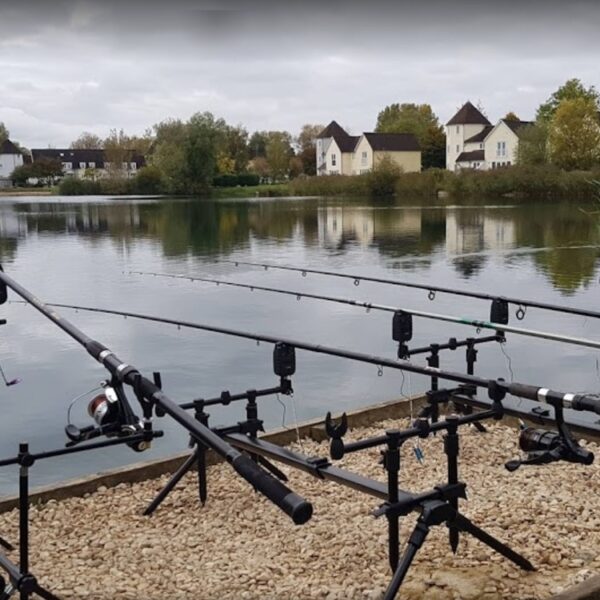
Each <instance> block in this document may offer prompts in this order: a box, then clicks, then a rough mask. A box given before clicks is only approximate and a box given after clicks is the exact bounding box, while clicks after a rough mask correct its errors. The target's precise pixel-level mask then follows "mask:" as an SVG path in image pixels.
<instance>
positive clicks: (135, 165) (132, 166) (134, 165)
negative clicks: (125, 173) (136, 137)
mask: <svg viewBox="0 0 600 600" xmlns="http://www.w3.org/2000/svg"><path fill="white" fill-rule="evenodd" d="M136 169H137V164H136V163H134V162H132V163H131V170H132V171H135V170H136Z"/></svg>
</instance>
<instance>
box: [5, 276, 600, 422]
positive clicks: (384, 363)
mask: <svg viewBox="0 0 600 600" xmlns="http://www.w3.org/2000/svg"><path fill="white" fill-rule="evenodd" d="M0 277H1V274H0ZM37 302H39V301H37ZM48 306H53V307H58V308H67V309H72V310H79V311H85V312H92V313H99V314H106V315H116V316H120V317H127V318H132V319H139V320H142V321H151V322H155V323H163V324H167V325H175V326H177V327H183V328H188V329H198V330H201V331H209V332H212V333H219V334H223V335H228V336H232V337H238V338H244V339H248V340H253V341H256V342H266V343H270V344H278V343H283V344H287V345H288V346H292V347H294V348H298V349H299V350H305V351H307V352H314V353H317V354H325V355H328V356H337V357H339V358H345V359H348V360H353V361H356V362H362V363H368V364H372V365H375V366H377V367H379V368H383V367H386V368H390V369H395V370H399V371H406V372H408V373H415V374H417V375H425V376H428V377H437V378H439V379H445V380H448V381H455V382H458V383H462V384H467V385H471V386H475V387H478V388H484V389H487V390H488V392H489V393H491V392H492V391H494V393H497V391H498V390H500V391H501V392H503V393H504V394H506V393H508V394H510V395H512V396H517V397H519V398H525V399H527V400H533V401H534V402H539V403H542V404H549V405H551V406H553V407H560V408H570V409H572V410H575V411H589V412H594V413H596V414H599V415H600V397H597V396H594V395H590V394H576V393H565V392H559V391H555V390H551V389H549V388H545V387H540V386H535V385H528V384H523V383H515V382H510V383H509V382H507V381H504V380H503V379H497V380H494V379H484V378H482V377H477V376H475V375H470V374H464V373H456V372H453V371H445V370H442V369H438V368H435V367H428V366H427V367H426V366H420V365H415V364H413V363H411V362H408V361H406V360H401V361H394V360H391V359H389V358H384V357H382V356H376V355H374V354H364V353H361V352H355V351H352V350H345V349H342V348H335V347H331V346H323V345H321V344H313V343H309V342H303V341H300V340H294V339H290V338H285V337H282V336H273V335H267V334H260V333H252V332H247V331H241V330H238V329H231V328H227V327H219V326H217V325H208V324H204V323H196V322H193V321H182V320H178V319H170V318H168V317H156V316H153V315H145V314H142V313H135V312H128V311H122V310H113V309H108V308H96V307H91V306H79V305H75V304H58V303H55V304H48ZM46 310H48V309H47V308H46ZM96 343H97V342H96ZM178 408H179V407H178ZM167 412H169V411H167ZM186 416H187V415H186Z"/></svg>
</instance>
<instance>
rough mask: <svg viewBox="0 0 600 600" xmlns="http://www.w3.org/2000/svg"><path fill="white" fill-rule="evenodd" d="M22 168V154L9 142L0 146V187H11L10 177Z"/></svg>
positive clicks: (5, 141)
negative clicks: (18, 168)
mask: <svg viewBox="0 0 600 600" xmlns="http://www.w3.org/2000/svg"><path fill="white" fill-rule="evenodd" d="M21 166H23V153H22V152H21V151H20V150H19V149H18V148H17V147H16V146H15V145H14V144H13V143H12V142H11V141H10V140H4V142H2V144H0V187H12V181H11V179H10V176H11V174H12V172H13V171H14V170H15V169H16V168H17V167H21Z"/></svg>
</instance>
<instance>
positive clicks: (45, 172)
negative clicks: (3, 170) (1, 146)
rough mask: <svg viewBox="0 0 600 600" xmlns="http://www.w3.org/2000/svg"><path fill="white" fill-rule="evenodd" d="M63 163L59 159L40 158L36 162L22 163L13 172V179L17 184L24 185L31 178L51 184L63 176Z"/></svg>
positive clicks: (44, 183)
mask: <svg viewBox="0 0 600 600" xmlns="http://www.w3.org/2000/svg"><path fill="white" fill-rule="evenodd" d="M62 174H63V171H62V164H61V162H60V161H59V160H55V159H51V158H40V159H39V160H36V161H35V162H34V163H31V164H28V165H22V166H20V167H17V168H16V169H14V171H13V172H12V173H11V176H10V178H11V180H12V181H13V183H14V184H15V185H18V186H24V185H26V184H27V181H28V180H29V179H37V180H38V183H41V184H43V185H50V184H53V183H54V182H55V180H56V179H57V178H59V177H62Z"/></svg>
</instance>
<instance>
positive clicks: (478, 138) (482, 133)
mask: <svg viewBox="0 0 600 600" xmlns="http://www.w3.org/2000/svg"><path fill="white" fill-rule="evenodd" d="M492 129H494V127H493V126H492V125H486V126H485V127H484V128H483V129H482V130H481V131H480V132H479V133H476V134H475V135H472V136H471V137H470V138H469V139H468V140H465V144H472V143H475V142H483V140H485V138H486V137H487V134H488V133H489V132H490V131H491V130H492Z"/></svg>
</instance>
